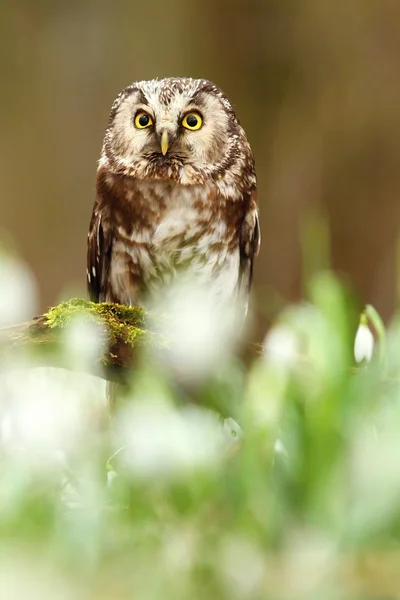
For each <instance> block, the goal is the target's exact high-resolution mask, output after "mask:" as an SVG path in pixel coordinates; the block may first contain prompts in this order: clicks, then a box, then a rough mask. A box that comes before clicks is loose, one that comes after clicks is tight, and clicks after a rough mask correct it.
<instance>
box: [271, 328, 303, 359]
mask: <svg viewBox="0 0 400 600" xmlns="http://www.w3.org/2000/svg"><path fill="white" fill-rule="evenodd" d="M264 345H265V350H264V357H265V360H266V361H267V362H268V363H270V364H272V365H273V366H275V367H283V368H287V367H290V366H292V365H294V364H295V362H296V357H297V355H298V351H299V348H298V346H299V341H298V339H297V336H296V334H295V333H294V331H293V330H292V329H291V328H290V327H288V326H287V325H283V324H281V325H276V326H275V327H273V328H272V329H271V330H270V331H269V333H268V334H267V336H266V338H265V340H264Z"/></svg>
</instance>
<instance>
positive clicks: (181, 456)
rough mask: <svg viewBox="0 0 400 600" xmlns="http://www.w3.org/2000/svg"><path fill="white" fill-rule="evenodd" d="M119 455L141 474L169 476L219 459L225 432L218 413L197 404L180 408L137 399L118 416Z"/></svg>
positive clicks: (133, 472) (150, 476) (204, 465)
mask: <svg viewBox="0 0 400 600" xmlns="http://www.w3.org/2000/svg"><path fill="white" fill-rule="evenodd" d="M116 440H117V441H118V443H123V444H126V446H127V447H126V448H125V449H124V451H123V452H121V453H120V459H121V461H122V462H123V464H124V465H125V466H127V467H128V469H129V470H130V471H131V472H132V474H134V475H135V476H138V477H144V478H148V477H149V478H152V477H159V478H169V477H176V476H180V475H183V474H185V473H188V472H190V471H192V470H194V469H196V468H202V467H206V468H208V469H213V468H214V467H215V466H216V465H217V464H218V463H219V461H220V459H221V456H222V449H223V444H224V436H223V432H222V429H221V425H220V422H219V420H218V417H217V415H215V414H214V413H212V412H210V411H208V410H205V409H201V408H198V407H195V406H188V407H185V408H184V409H182V410H177V409H175V408H173V407H171V406H168V405H167V404H162V403H160V402H152V401H138V402H135V403H134V405H133V406H131V408H130V409H126V411H122V412H120V414H119V415H118V418H117V435H116Z"/></svg>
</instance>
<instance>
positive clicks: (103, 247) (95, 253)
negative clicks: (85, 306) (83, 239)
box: [87, 201, 112, 302]
mask: <svg viewBox="0 0 400 600" xmlns="http://www.w3.org/2000/svg"><path fill="white" fill-rule="evenodd" d="M111 242H112V238H111V228H110V225H109V224H108V222H107V220H105V219H104V218H102V211H101V210H100V207H99V203H98V201H96V203H95V205H94V209H93V214H92V218H91V221H90V226H89V233H88V245H87V283H88V292H89V297H90V299H91V300H92V302H102V301H104V300H105V296H106V290H105V282H106V281H107V279H108V272H109V268H110V257H111Z"/></svg>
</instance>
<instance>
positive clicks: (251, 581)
mask: <svg viewBox="0 0 400 600" xmlns="http://www.w3.org/2000/svg"><path fill="white" fill-rule="evenodd" d="M219 556H220V564H219V567H220V572H221V575H222V579H223V581H224V582H225V585H226V587H227V589H228V591H229V592H230V593H231V594H233V596H234V597H238V596H239V597H251V598H254V597H256V596H257V597H258V595H259V593H260V591H261V587H262V582H263V579H264V572H265V565H264V558H263V554H262V553H261V552H260V551H259V549H258V548H257V547H256V545H255V544H254V543H252V542H251V540H247V539H245V538H241V537H238V536H235V537H234V536H231V537H227V538H225V539H224V540H223V542H222V544H221V548H220V553H219Z"/></svg>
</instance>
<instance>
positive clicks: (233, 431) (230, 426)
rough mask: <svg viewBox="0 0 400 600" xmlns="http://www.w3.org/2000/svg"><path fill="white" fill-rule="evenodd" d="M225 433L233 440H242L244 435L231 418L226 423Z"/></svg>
mask: <svg viewBox="0 0 400 600" xmlns="http://www.w3.org/2000/svg"><path fill="white" fill-rule="evenodd" d="M224 432H225V433H226V435H227V436H228V437H229V438H230V439H231V440H232V439H233V440H240V438H241V437H242V435H243V431H242V428H241V427H240V425H239V424H238V423H236V421H234V420H233V419H232V418H231V417H228V418H227V419H225V421H224Z"/></svg>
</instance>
